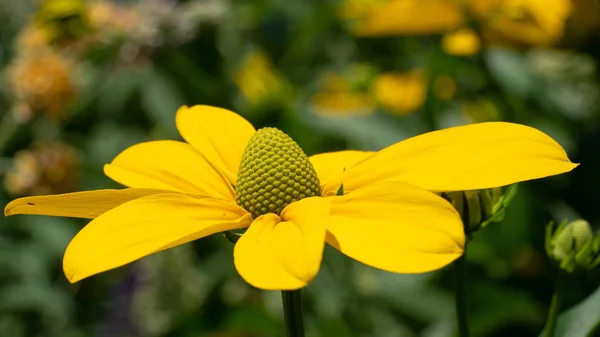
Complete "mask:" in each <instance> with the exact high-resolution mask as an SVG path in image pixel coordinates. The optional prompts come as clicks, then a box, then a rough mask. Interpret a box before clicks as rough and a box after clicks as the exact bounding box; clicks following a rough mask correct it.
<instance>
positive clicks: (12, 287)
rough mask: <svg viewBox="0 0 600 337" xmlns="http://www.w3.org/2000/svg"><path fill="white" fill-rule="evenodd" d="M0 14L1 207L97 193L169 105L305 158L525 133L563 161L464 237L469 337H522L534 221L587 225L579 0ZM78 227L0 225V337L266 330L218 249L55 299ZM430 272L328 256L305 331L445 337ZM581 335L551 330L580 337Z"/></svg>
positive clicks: (163, 259)
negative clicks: (273, 137) (221, 116)
mask: <svg viewBox="0 0 600 337" xmlns="http://www.w3.org/2000/svg"><path fill="white" fill-rule="evenodd" d="M0 20H1V22H2V25H1V26H0V68H1V69H2V70H1V81H0V183H1V187H0V205H1V206H2V207H4V205H5V204H6V203H7V202H9V201H10V200H12V199H14V198H17V197H20V196H26V195H41V194H50V193H64V192H71V191H78V190H88V189H95V188H115V187H119V186H118V185H117V184H116V183H114V182H112V181H110V180H109V179H108V178H107V177H105V176H104V175H103V173H102V166H103V164H104V163H107V162H110V161H111V160H112V158H113V157H114V156H115V155H116V154H117V153H119V152H120V151H122V150H123V149H125V148H127V147H128V146H130V145H132V144H135V143H137V142H141V141H147V140H152V139H181V138H180V136H179V135H178V133H177V130H176V128H175V121H174V116H175V111H176V110H177V108H178V107H179V106H180V105H183V104H186V105H194V104H209V105H216V106H220V107H225V108H228V109H231V110H233V111H236V112H238V113H239V114H241V115H242V116H244V117H245V118H247V119H248V120H250V121H251V122H252V123H253V124H254V125H255V126H256V127H257V128H258V127H262V126H274V127H277V128H280V129H282V130H284V131H285V132H287V133H288V134H289V135H290V136H292V138H294V139H295V140H296V141H297V142H298V144H299V145H300V146H301V147H302V148H303V149H304V150H305V151H306V153H307V154H309V155H311V154H315V153H319V152H323V151H333V150H342V149H361V150H378V149H381V148H383V147H385V146H387V145H390V144H393V143H395V142H397V141H400V140H403V139H406V138H408V137H411V136H414V135H417V134H421V133H424V132H427V131H431V130H435V129H440V128H445V127H450V126H455V125H462V124H468V123H475V122H484V121H500V120H504V121H510V122H518V123H523V124H527V125H531V126H534V127H536V128H539V129H541V130H543V131H544V132H546V133H548V134H549V135H551V136H552V137H554V138H555V139H556V140H557V141H559V142H560V143H561V144H562V146H563V147H564V148H565V149H566V150H567V152H568V153H569V156H570V158H571V160H572V161H574V162H579V163H582V165H581V166H580V167H578V168H577V169H576V170H575V171H574V172H572V173H569V174H565V175H562V176H557V177H553V178H549V179H543V180H541V181H533V182H528V183H523V184H520V185H519V193H518V195H517V196H516V198H515V199H514V201H513V203H512V205H511V206H510V207H509V208H508V210H507V213H506V217H505V220H504V221H503V222H502V223H496V224H492V225H490V226H488V227H486V228H485V230H483V231H481V232H478V233H476V234H475V236H474V238H473V241H472V242H471V243H470V248H469V254H468V261H469V274H470V280H469V291H470V299H469V301H470V302H469V304H470V308H469V309H470V323H471V326H472V334H473V336H475V337H477V336H538V335H539V334H540V332H541V330H542V327H543V324H544V320H545V314H546V310H547V308H548V305H549V303H550V298H551V295H552V291H553V286H554V280H555V275H556V270H555V269H554V267H553V266H552V265H551V264H550V262H549V260H548V258H547V257H546V256H545V253H544V246H543V243H544V225H545V224H546V223H547V222H548V221H550V220H556V221H559V222H560V221H562V220H563V219H569V220H573V219H575V218H578V217H583V218H585V219H587V220H589V221H590V222H591V223H592V224H593V225H595V226H596V228H597V223H598V221H600V209H599V207H598V202H599V201H600V198H599V197H598V194H599V193H598V191H599V190H600V178H599V176H598V172H600V155H599V154H600V102H599V98H600V95H599V93H600V83H599V80H598V79H599V78H598V75H599V74H600V70H599V68H598V61H599V57H600V35H599V33H600V7H599V6H598V4H597V3H596V1H594V0H463V1H458V0H457V1H453V0H229V1H226V0H198V1H194V0H189V1H175V0H142V1H109V0H96V1H85V2H84V1H79V0H47V1H41V0H40V1H31V0H29V1H26V0H22V1H17V0H0ZM443 169H444V167H440V170H443ZM85 223H86V221H85V220H78V219H63V218H53V217H36V216H18V217H11V218H4V217H0V336H2V337H25V336H26V337H30V336H31V337H46V336H48V337H55V336H60V337H80V336H81V337H83V336H97V337H146V336H148V337H155V336H156V337H158V336H160V337H175V336H177V337H192V336H193V337H204V336H207V337H254V336H266V337H269V336H282V335H283V330H282V328H283V321H282V308H281V298H280V294H279V293H278V292H268V291H258V290H256V289H253V288H251V287H250V286H248V285H247V284H245V283H244V281H243V280H242V279H241V278H240V277H239V276H238V274H237V273H236V271H235V269H234V266H233V263H232V245H231V244H230V243H229V242H228V241H227V240H226V239H225V238H224V237H223V236H222V235H215V236H213V237H209V238H205V239H201V240H198V241H196V242H193V243H191V244H187V245H184V246H181V247H178V248H175V249H171V250H168V251H165V252H162V253H159V254H156V255H153V256H150V257H147V258H145V259H143V260H141V261H138V262H136V263H133V264H130V265H128V266H125V267H122V268H119V269H117V270H114V271H111V272H107V273H103V274H101V275H98V276H94V277H92V278H89V279H86V280H84V281H82V282H79V283H77V284H74V285H71V284H69V283H68V282H67V281H66V279H65V277H64V275H63V274H62V268H61V259H62V254H63V252H64V249H65V247H66V245H67V244H68V242H69V240H70V239H71V238H72V237H73V236H74V235H75V233H76V232H77V231H78V230H79V229H80V228H81V227H82V226H83V225H84V224H85ZM174 225H176V224H174ZM452 271H453V270H452V268H451V267H447V268H444V269H442V270H440V271H438V272H435V273H428V274H422V275H396V274H390V273H385V272H381V271H377V270H374V269H371V268H369V267H366V266H364V265H361V264H359V263H355V262H353V261H351V260H350V259H348V258H345V257H343V256H342V255H341V254H339V253H338V252H337V251H335V250H333V249H329V247H328V248H327V249H326V252H325V259H324V262H323V266H322V268H321V271H320V273H319V275H318V277H317V278H316V279H315V280H314V282H313V283H312V284H311V285H310V286H309V287H308V288H306V289H305V290H304V292H303V293H304V296H305V297H304V298H305V320H306V328H307V335H308V336H350V337H353V336H357V337H358V336H377V337H396V336H398V337H402V336H409V337H410V336H425V337H444V336H448V337H450V336H453V335H454V331H455V329H456V326H455V320H454V304H453V295H452V286H453V283H452ZM599 284H600V272H599V271H595V272H592V273H588V274H587V275H581V276H578V277H575V278H572V279H571V280H570V283H569V291H568V293H567V296H566V299H565V303H564V305H565V308H568V307H572V306H574V305H576V304H577V303H580V302H581V301H582V300H584V299H585V298H586V297H588V296H590V294H592V293H593V292H594V290H595V289H596V288H597V287H598V285H599ZM594 294H596V295H595V296H592V298H591V300H590V299H588V301H587V302H586V305H588V306H587V307H586V309H585V311H586V312H587V314H588V316H590V315H591V317H592V321H591V323H590V320H589V319H588V321H587V322H588V325H589V324H592V325H590V326H593V325H596V326H597V325H598V324H599V323H600V296H599V295H600V293H599V292H598V291H597V292H596V293H594ZM590 303H591V304H590ZM571 316H574V317H572V318H573V319H572V321H573V322H578V321H577V319H578V316H577V315H576V314H575V315H571ZM573 324H575V323H573ZM576 324H578V325H579V326H581V324H580V323H576ZM590 329H591V328H589V329H587V330H586V331H584V332H581V331H580V332H579V333H576V332H571V333H566V332H564V331H565V330H564V329H563V330H561V328H560V327H559V331H562V332H561V333H563V336H569V337H580V336H581V337H583V336H586V335H587V336H592V335H594V336H600V332H599V331H598V330H600V329H596V333H593V332H592V333H589V334H588V332H589V331H590Z"/></svg>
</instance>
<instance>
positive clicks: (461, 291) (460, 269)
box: [454, 245, 469, 337]
mask: <svg viewBox="0 0 600 337" xmlns="http://www.w3.org/2000/svg"><path fill="white" fill-rule="evenodd" d="M466 253H467V247H466V245H465V252H464V253H463V255H462V256H461V257H459V258H458V260H456V261H454V280H455V287H456V288H455V292H454V294H455V297H456V298H455V303H456V318H457V320H458V335H459V336H460V337H469V319H468V315H467V260H466Z"/></svg>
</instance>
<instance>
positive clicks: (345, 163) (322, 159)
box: [309, 151, 374, 195]
mask: <svg viewBox="0 0 600 337" xmlns="http://www.w3.org/2000/svg"><path fill="white" fill-rule="evenodd" d="M373 153H374V152H367V151H338V152H328V153H320V154H317V155H314V156H311V157H310V158H309V159H310V162H311V163H312V164H313V167H314V168H315V170H316V171H317V175H318V176H319V180H320V181H321V190H322V194H323V195H335V193H336V192H337V190H338V188H339V187H340V186H339V178H340V177H341V176H342V173H344V170H345V169H347V168H348V167H350V166H352V165H354V164H356V163H358V162H359V161H361V160H363V159H365V158H367V157H368V156H370V155H372V154H373ZM330 182H334V183H335V182H338V184H337V185H335V184H330Z"/></svg>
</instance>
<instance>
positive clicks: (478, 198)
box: [442, 185, 517, 234]
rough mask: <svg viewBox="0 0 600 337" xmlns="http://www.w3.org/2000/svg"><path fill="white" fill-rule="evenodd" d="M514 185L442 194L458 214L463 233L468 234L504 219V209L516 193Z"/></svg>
mask: <svg viewBox="0 0 600 337" xmlns="http://www.w3.org/2000/svg"><path fill="white" fill-rule="evenodd" d="M516 186H517V185H511V186H509V187H506V188H502V187H497V188H490V189H485V190H474V191H457V192H445V193H443V194H442V196H443V197H444V198H446V200H448V201H449V202H450V203H451V204H452V206H454V208H455V209H456V210H457V211H458V213H459V214H460V216H461V218H462V220H463V224H464V226H465V233H467V234H470V233H472V232H475V231H477V230H478V229H480V228H483V227H485V226H487V225H488V224H490V223H492V222H499V221H502V219H504V210H505V208H506V207H507V206H508V205H509V204H510V201H511V200H512V198H513V197H514V196H515V194H516V191H517V190H516Z"/></svg>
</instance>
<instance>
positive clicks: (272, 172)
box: [236, 128, 321, 218]
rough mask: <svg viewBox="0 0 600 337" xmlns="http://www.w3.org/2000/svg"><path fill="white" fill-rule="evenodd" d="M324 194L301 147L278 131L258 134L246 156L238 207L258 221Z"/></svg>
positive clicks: (239, 184) (265, 130)
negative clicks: (259, 218)
mask: <svg viewBox="0 0 600 337" xmlns="http://www.w3.org/2000/svg"><path fill="white" fill-rule="evenodd" d="M320 195H321V184H320V182H319V177H318V176H317V172H316V171H315V169H314V167H313V166H312V164H311V162H310V161H309V160H308V157H307V156H306V154H305V153H304V152H303V151H302V149H301V148H300V147H299V146H298V144H296V142H294V140H293V139H292V138H290V136H288V135H286V134H285V133H283V132H282V131H280V130H278V129H275V128H263V129H260V130H258V131H256V133H255V134H254V136H252V138H251V139H250V141H249V142H248V146H247V147H246V150H245V151H244V154H243V155H242V161H241V164H240V168H239V171H238V180H237V186H236V201H237V204H238V205H240V206H241V207H243V208H244V209H245V210H247V211H248V212H249V213H250V214H252V216H253V217H254V218H257V217H259V216H261V215H264V214H267V213H274V214H277V215H279V214H280V213H281V211H282V210H283V209H284V208H285V207H286V206H287V205H289V204H291V203H292V202H295V201H298V200H301V199H304V198H308V197H314V196H320Z"/></svg>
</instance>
